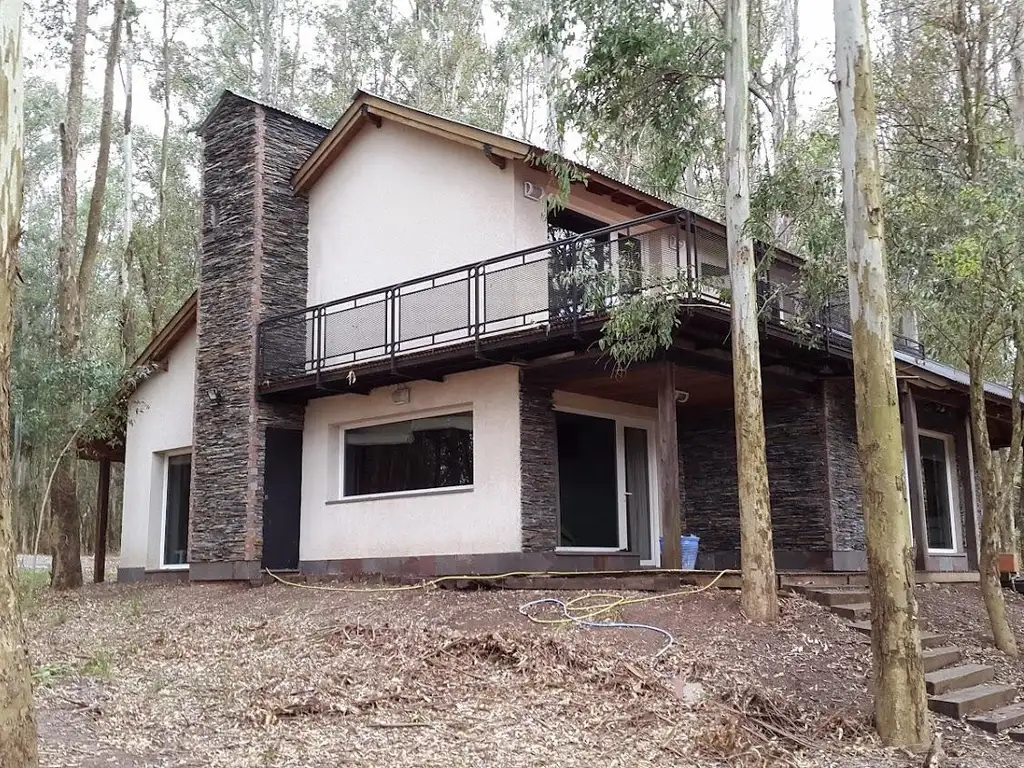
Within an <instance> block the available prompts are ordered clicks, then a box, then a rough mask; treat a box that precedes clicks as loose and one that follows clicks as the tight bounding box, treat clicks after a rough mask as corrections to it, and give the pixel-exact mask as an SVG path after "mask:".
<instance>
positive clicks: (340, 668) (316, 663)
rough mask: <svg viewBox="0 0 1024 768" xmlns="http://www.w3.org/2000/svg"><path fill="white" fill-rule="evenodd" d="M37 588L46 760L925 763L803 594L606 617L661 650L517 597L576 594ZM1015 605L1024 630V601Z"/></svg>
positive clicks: (947, 604)
mask: <svg viewBox="0 0 1024 768" xmlns="http://www.w3.org/2000/svg"><path fill="white" fill-rule="evenodd" d="M35 581H38V579H36V580H35ZM337 586H345V585H337ZM348 586H350V587H351V586H352V585H348ZM26 593H27V594H26V597H25V605H26V609H27V629H28V631H29V635H30V638H31V653H32V659H33V663H34V666H35V670H36V673H35V674H36V683H37V695H38V704H39V710H40V726H41V742H42V753H43V764H44V765H46V766H61V768H64V767H71V766H89V767H90V768H93V767H98V766H115V767H118V768H127V767H128V766H133V767H135V766H138V767H141V766H146V767H147V768H148V767H150V766H231V767H232V768H238V767H247V766H444V768H459V767H461V766H495V767H502V766H517V767H518V766H523V767H525V766H531V767H532V766H718V765H743V766H748V765H749V766H754V765H788V766H843V767H844V768H845V767H850V768H858V767H859V766H865V767H866V766H883V767H884V766H920V765H921V764H922V762H923V757H922V756H921V755H912V754H909V753H906V752H903V751H899V750H886V749H883V748H881V747H880V746H879V745H878V743H877V741H876V740H875V738H874V736H873V735H872V732H871V729H870V697H869V692H868V686H869V682H870V652H869V648H868V646H867V645H866V644H865V641H864V638H863V637H862V636H860V635H857V634H856V633H854V632H852V631H851V630H848V629H846V628H845V626H844V625H843V623H842V622H841V621H839V620H838V619H836V618H835V617H833V616H832V615H831V614H829V613H827V612H826V611H825V610H824V609H822V608H820V607H818V606H816V605H813V604H810V603H807V602H805V601H804V600H801V599H799V598H787V599H785V600H784V602H783V617H782V620H781V622H780V623H779V625H777V626H775V627H760V626H756V625H752V624H750V623H748V622H746V621H745V620H744V619H743V617H742V616H741V615H740V612H739V605H738V604H739V600H738V593H735V592H726V591H719V590H709V591H706V592H702V593H700V594H691V595H685V596H669V597H665V596H661V597H658V598H657V599H654V600H648V601H646V602H643V603H639V604H632V605H626V606H623V607H619V608H616V609H615V610H614V611H611V612H609V613H608V614H606V615H605V616H604V617H602V618H607V619H611V620H614V621H619V622H623V621H625V622H639V623H644V624H650V625H654V626H658V627H661V628H663V629H665V630H667V631H669V632H670V633H671V634H672V635H673V636H674V640H675V642H674V643H673V645H672V646H671V647H670V648H669V650H668V651H666V652H665V653H662V654H661V655H660V656H658V657H657V658H652V656H653V655H654V654H655V653H657V652H658V650H659V649H660V648H662V647H663V644H664V637H663V636H662V635H660V634H658V633H656V632H654V631H651V630H637V629H604V628H601V629H587V628H580V627H570V626H567V625H564V624H543V625H542V624H535V623H532V622H530V621H529V620H528V619H527V618H526V617H524V616H523V615H521V613H520V612H519V606H520V605H522V604H523V603H526V602H528V601H530V600H535V599H538V598H541V597H549V596H558V597H562V598H572V597H578V596H579V595H580V593H536V592H515V591H478V592H456V591H448V590H432V591H402V592H340V591H323V590H312V589H302V588H294V587H288V586H282V585H273V586H266V587H259V588H249V587H246V586H237V585H209V584H208V585H196V586H189V585H180V586H149V585H118V584H108V585H89V586H87V587H85V588H84V589H82V590H81V591H79V592H77V593H73V594H63V595H58V594H53V593H51V592H50V591H49V590H48V589H45V588H43V586H42V584H35V583H30V584H28V585H27V587H26ZM919 594H920V602H921V609H922V615H923V617H924V618H923V620H924V623H925V625H926V626H928V627H929V628H931V629H935V630H937V631H942V632H945V633H947V634H949V635H950V636H951V637H953V638H954V639H955V641H956V642H957V643H959V644H960V645H961V647H962V648H963V649H964V651H965V653H966V654H967V656H968V657H969V658H970V659H972V660H975V659H977V660H983V661H986V662H989V663H994V664H996V666H997V668H998V674H999V677H998V679H999V680H1001V681H1005V682H1008V683H1014V684H1017V685H1020V686H1022V690H1024V663H1021V662H1012V663H1011V662H1008V661H1006V660H1004V659H1003V658H1002V657H1001V656H1000V654H998V653H997V652H995V651H994V650H992V649H991V646H990V644H989V643H988V641H987V639H986V633H985V630H984V627H985V624H984V619H985V617H984V610H983V607H982V604H981V599H980V596H979V594H978V592H977V588H976V587H974V586H959V587H922V588H921V589H920V592H919ZM627 596H628V597H630V598H643V597H649V595H646V594H641V593H632V594H629V595H627ZM1009 602H1010V606H1009V609H1010V614H1011V617H1012V619H1013V621H1014V623H1015V626H1016V630H1017V632H1018V637H1024V597H1022V596H1017V595H1010V596H1009ZM545 611H546V612H545ZM534 612H535V613H536V614H537V615H540V616H544V617H548V618H551V617H555V616H556V615H557V614H556V613H554V612H551V611H550V610H547V609H545V608H543V607H538V608H537V609H535V611H534ZM936 724H937V725H938V727H940V728H941V729H942V730H943V732H944V734H945V737H946V738H945V749H946V753H947V755H948V756H949V757H948V759H947V761H946V763H945V764H944V765H946V766H964V767H968V766H970V767H972V768H973V767H975V766H976V767H977V768H981V767H982V766H984V768H1002V767H1003V766H1006V767H1007V768H1008V767H1009V766H1015V767H1016V766H1020V765H1022V764H1024V746H1019V745H1014V744H1012V743H1011V742H1009V741H1008V740H1007V739H1006V738H1005V737H998V738H997V737H989V736H986V735H984V734H982V733H980V732H978V731H976V730H974V729H971V728H969V727H967V726H964V725H962V724H960V723H957V722H954V721H951V720H947V719H942V718H940V719H937V720H936Z"/></svg>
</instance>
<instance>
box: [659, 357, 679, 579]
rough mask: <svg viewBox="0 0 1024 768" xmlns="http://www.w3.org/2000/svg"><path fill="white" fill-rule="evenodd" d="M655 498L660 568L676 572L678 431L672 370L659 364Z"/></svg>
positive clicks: (666, 363)
mask: <svg viewBox="0 0 1024 768" xmlns="http://www.w3.org/2000/svg"><path fill="white" fill-rule="evenodd" d="M656 431H657V439H658V451H657V467H658V469H657V474H658V491H659V493H658V498H659V501H660V504H661V540H662V550H661V567H662V568H679V567H680V566H681V565H682V552H681V545H680V542H679V536H680V533H681V532H682V528H683V523H682V509H681V503H680V494H679V431H678V422H677V409H676V379H675V367H674V366H673V365H672V364H671V363H669V362H665V363H662V365H661V366H660V371H659V377H658V427H657V430H656Z"/></svg>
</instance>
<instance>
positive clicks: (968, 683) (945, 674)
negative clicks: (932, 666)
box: [924, 664, 996, 696]
mask: <svg viewBox="0 0 1024 768" xmlns="http://www.w3.org/2000/svg"><path fill="white" fill-rule="evenodd" d="M995 675H996V671H995V670H994V669H993V668H992V667H989V666H986V665H984V664H964V665H962V666H959V667H948V668H946V669H937V670H935V671H934V672H928V673H927V674H926V675H925V676H924V687H925V689H926V690H927V691H928V695H929V696H934V695H938V694H942V693H947V692H948V691H958V690H960V689H961V688H971V687H973V686H975V685H981V684H982V683H987V682H989V681H991V680H992V678H993V677H995Z"/></svg>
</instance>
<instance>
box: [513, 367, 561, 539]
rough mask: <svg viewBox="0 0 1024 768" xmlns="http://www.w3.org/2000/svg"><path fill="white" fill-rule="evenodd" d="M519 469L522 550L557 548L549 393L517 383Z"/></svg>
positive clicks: (555, 445)
mask: <svg viewBox="0 0 1024 768" xmlns="http://www.w3.org/2000/svg"><path fill="white" fill-rule="evenodd" d="M519 446H520V448H519V452H520V460H519V468H520V473H521V478H522V479H521V482H522V489H521V494H522V510H523V511H522V528H523V551H524V552H542V551H545V550H553V549H554V548H555V547H556V546H558V442H557V435H556V432H555V411H554V407H553V405H552V392H551V390H550V389H548V388H544V387H538V386H536V385H531V384H525V383H520V386H519Z"/></svg>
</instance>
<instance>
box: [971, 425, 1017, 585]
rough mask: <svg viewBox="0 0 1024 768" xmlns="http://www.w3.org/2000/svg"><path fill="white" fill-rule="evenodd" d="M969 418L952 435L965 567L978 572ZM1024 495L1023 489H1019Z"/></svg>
mask: <svg viewBox="0 0 1024 768" xmlns="http://www.w3.org/2000/svg"><path fill="white" fill-rule="evenodd" d="M971 439H972V437H971V417H970V416H967V417H966V418H964V420H963V426H962V427H961V428H960V430H959V432H957V433H956V434H955V435H954V440H955V442H956V465H957V468H958V469H959V472H958V474H959V475H960V482H962V483H963V484H964V488H963V491H964V496H963V498H964V514H963V521H964V544H965V545H966V549H967V567H968V568H970V569H971V570H972V571H976V570H978V554H979V550H978V523H979V522H980V517H979V513H980V512H981V507H980V506H979V505H978V497H977V494H976V493H975V487H976V486H975V485H974V457H973V453H974V452H973V451H972V450H971ZM1021 493H1024V488H1022V489H1021Z"/></svg>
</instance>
